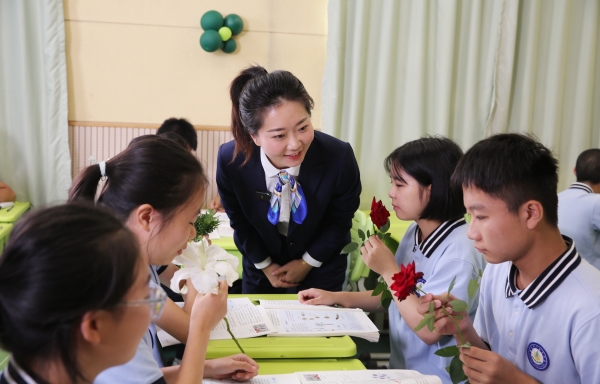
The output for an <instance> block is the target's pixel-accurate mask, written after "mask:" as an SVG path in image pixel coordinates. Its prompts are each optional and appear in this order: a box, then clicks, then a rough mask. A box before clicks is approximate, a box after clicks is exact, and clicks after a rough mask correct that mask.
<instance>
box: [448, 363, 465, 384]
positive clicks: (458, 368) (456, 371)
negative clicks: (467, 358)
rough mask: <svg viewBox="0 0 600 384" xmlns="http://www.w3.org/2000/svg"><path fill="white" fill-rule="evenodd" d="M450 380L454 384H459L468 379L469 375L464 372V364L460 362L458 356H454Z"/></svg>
mask: <svg viewBox="0 0 600 384" xmlns="http://www.w3.org/2000/svg"><path fill="white" fill-rule="evenodd" d="M449 373H450V380H452V383H453V384H458V383H460V382H461V381H465V380H467V379H468V377H467V375H465V372H464V371H463V362H462V361H460V359H459V358H458V356H454V357H453V358H452V361H450V372H449Z"/></svg>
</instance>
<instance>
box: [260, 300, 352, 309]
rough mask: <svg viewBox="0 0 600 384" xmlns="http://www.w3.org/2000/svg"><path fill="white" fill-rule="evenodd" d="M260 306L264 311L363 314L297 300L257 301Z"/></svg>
mask: <svg viewBox="0 0 600 384" xmlns="http://www.w3.org/2000/svg"><path fill="white" fill-rule="evenodd" d="M258 301H259V302H260V306H261V307H264V308H265V309H316V310H325V311H327V310H329V311H355V312H356V311H358V312H363V310H362V309H358V308H341V307H332V306H329V305H309V304H302V303H301V302H299V301H298V300H263V299H259V300H258Z"/></svg>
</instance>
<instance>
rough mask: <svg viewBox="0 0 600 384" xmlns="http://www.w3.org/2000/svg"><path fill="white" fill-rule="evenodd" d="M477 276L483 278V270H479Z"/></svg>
mask: <svg viewBox="0 0 600 384" xmlns="http://www.w3.org/2000/svg"><path fill="white" fill-rule="evenodd" d="M477 274H478V275H479V277H483V270H482V269H480V270H479V272H477Z"/></svg>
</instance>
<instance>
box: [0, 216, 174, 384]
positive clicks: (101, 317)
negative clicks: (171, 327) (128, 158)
mask: <svg viewBox="0 0 600 384" xmlns="http://www.w3.org/2000/svg"><path fill="white" fill-rule="evenodd" d="M163 303H164V294H162V295H161V294H160V292H159V291H156V290H152V289H151V288H150V287H149V286H148V268H147V267H146V266H145V263H144V261H143V260H142V258H141V256H140V253H139V246H138V244H137V241H136V239H135V237H134V236H133V234H132V233H131V232H130V231H129V230H128V229H127V228H125V226H124V225H123V224H122V223H121V222H120V221H119V220H118V219H116V218H115V217H114V216H113V215H112V214H110V213H109V212H108V211H105V210H101V209H98V208H95V207H93V206H89V205H78V204H70V205H62V206H56V207H52V208H47V209H41V210H37V211H34V212H32V213H30V214H29V215H27V216H25V217H24V218H23V219H21V220H20V221H19V222H18V223H17V224H16V225H15V228H14V230H13V231H12V235H11V239H10V241H9V242H8V245H7V247H6V249H5V250H4V253H3V254H2V257H1V258H0V346H1V347H2V348H3V349H5V350H7V351H8V352H10V353H11V359H10V362H9V363H8V366H7V367H6V369H5V370H4V372H2V373H1V374H0V384H15V383H19V384H21V383H27V384H35V383H40V384H42V383H52V384H59V383H60V384H63V383H72V384H74V383H81V382H92V381H93V380H94V379H95V377H96V376H97V375H98V374H99V373H100V372H101V371H103V370H105V369H107V368H109V367H112V366H115V365H119V364H124V363H126V362H127V361H129V360H130V359H131V358H132V357H133V355H134V354H135V351H136V348H137V346H138V344H139V342H140V340H141V338H142V335H144V333H145V332H146V330H147V328H148V325H149V324H150V319H151V316H152V315H156V314H158V313H160V309H161V306H162V304H163Z"/></svg>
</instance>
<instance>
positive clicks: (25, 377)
mask: <svg viewBox="0 0 600 384" xmlns="http://www.w3.org/2000/svg"><path fill="white" fill-rule="evenodd" d="M0 383H1V384H4V383H7V384H37V381H35V380H34V379H32V378H31V376H29V374H28V373H27V372H25V370H24V369H23V368H21V367H20V366H19V364H17V362H16V361H14V360H13V359H12V358H11V359H10V361H9V362H8V365H7V366H6V368H4V371H2V375H0Z"/></svg>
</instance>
